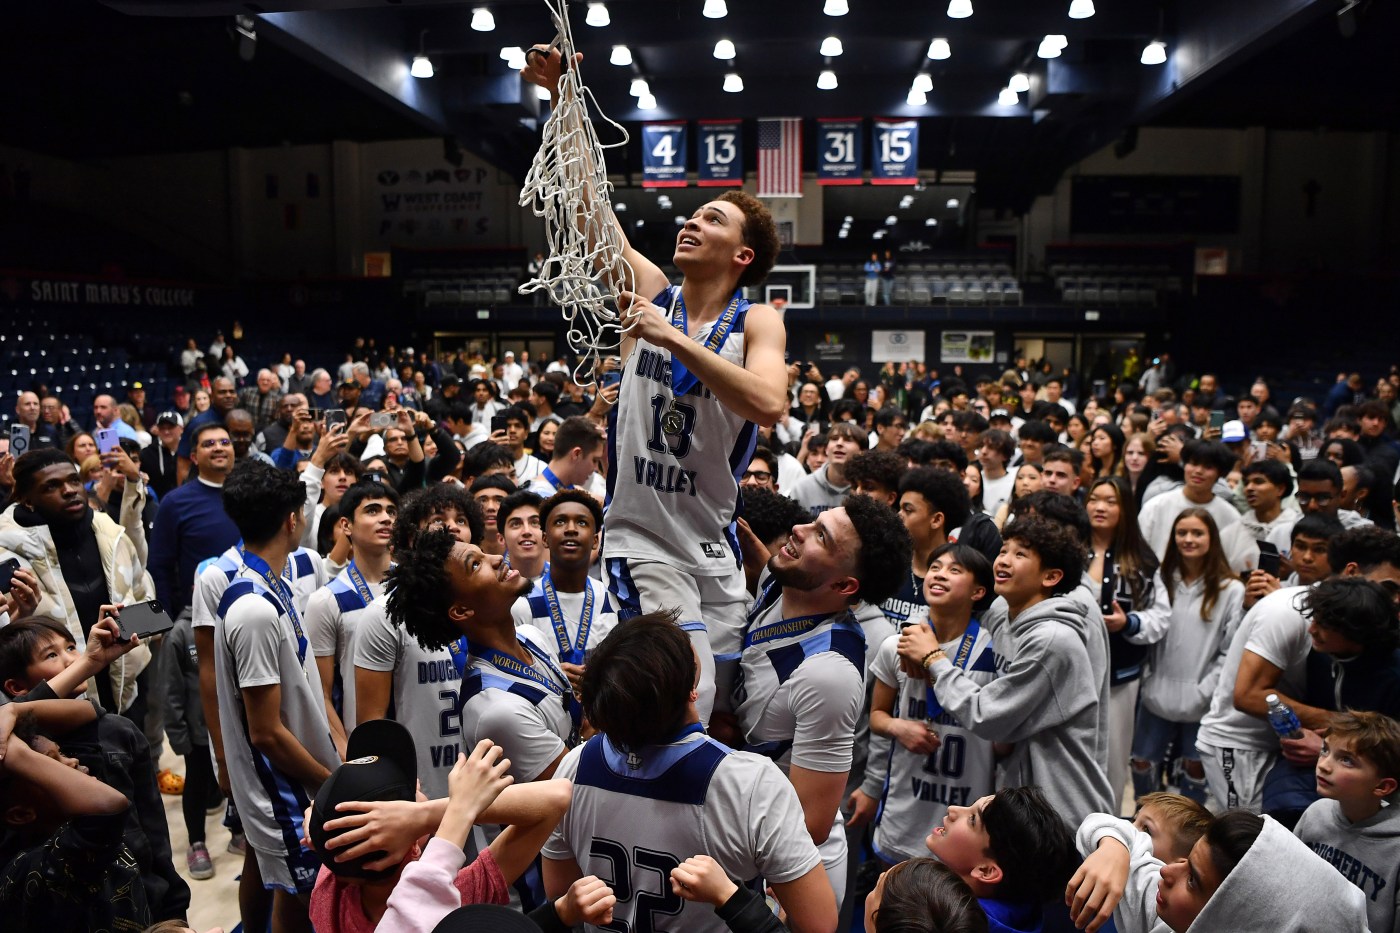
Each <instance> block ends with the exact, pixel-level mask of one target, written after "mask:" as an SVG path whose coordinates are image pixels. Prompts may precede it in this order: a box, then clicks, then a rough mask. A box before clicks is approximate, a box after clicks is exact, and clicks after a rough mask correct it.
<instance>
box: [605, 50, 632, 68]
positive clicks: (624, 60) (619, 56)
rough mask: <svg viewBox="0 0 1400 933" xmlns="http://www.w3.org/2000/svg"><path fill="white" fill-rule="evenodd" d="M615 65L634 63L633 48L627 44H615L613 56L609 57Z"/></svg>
mask: <svg viewBox="0 0 1400 933" xmlns="http://www.w3.org/2000/svg"><path fill="white" fill-rule="evenodd" d="M608 61H609V62H611V63H612V64H614V65H622V66H624V67H625V66H627V65H630V64H632V50H631V49H629V48H628V47H627V46H625V45H615V46H613V48H612V58H609V59H608Z"/></svg>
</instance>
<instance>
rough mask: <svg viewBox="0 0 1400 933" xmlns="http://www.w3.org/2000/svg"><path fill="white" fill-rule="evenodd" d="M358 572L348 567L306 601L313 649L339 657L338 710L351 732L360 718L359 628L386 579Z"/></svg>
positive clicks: (308, 631) (315, 651)
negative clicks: (372, 579)
mask: <svg viewBox="0 0 1400 933" xmlns="http://www.w3.org/2000/svg"><path fill="white" fill-rule="evenodd" d="M351 566H353V563H352V565H351ZM356 576H357V574H352V573H351V571H350V567H346V568H345V569H344V570H342V571H341V572H340V573H339V574H337V575H336V578H335V579H334V580H332V581H331V582H330V583H327V584H326V585H325V586H323V587H321V588H320V589H319V590H317V591H316V592H315V593H313V594H312V595H311V599H310V600H309V601H308V603H307V605H306V631H307V637H308V638H310V639H311V650H312V652H313V653H314V654H315V655H316V657H318V658H326V657H334V658H335V678H336V682H337V684H338V685H339V686H340V692H341V701H340V709H339V710H337V712H339V713H340V719H341V722H343V723H344V724H345V731H346V734H347V735H348V734H349V733H350V732H351V731H353V730H354V728H355V723H356V722H358V721H359V720H357V719H356V718H355V629H356V627H357V626H358V625H359V623H360V620H361V619H362V618H364V616H365V613H367V612H368V611H369V607H370V606H371V605H373V604H374V603H375V602H377V601H378V600H379V599H380V598H381V597H382V596H383V595H384V584H383V583H382V582H380V583H371V582H369V581H368V580H365V579H364V578H363V577H359V579H358V580H357V579H356ZM322 686H323V687H324V686H325V685H324V684H323V685H322Z"/></svg>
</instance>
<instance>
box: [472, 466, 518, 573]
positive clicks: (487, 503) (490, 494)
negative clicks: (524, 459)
mask: <svg viewBox="0 0 1400 933" xmlns="http://www.w3.org/2000/svg"><path fill="white" fill-rule="evenodd" d="M515 491H516V485H515V481H514V480H513V479H511V478H510V477H509V476H501V475H497V474H495V473H486V474H478V475H477V478H476V479H475V480H474V481H473V482H472V485H471V495H472V499H473V500H474V501H475V502H476V504H477V506H478V507H479V508H480V509H481V518H482V521H483V522H484V523H485V526H486V532H485V537H484V538H483V539H482V540H481V541H478V542H474V543H476V544H477V546H478V547H480V548H481V549H482V550H483V551H485V552H486V553H487V554H494V555H496V556H498V557H499V556H502V555H504V554H505V552H506V544H505V541H504V540H502V538H501V532H500V528H499V526H498V525H497V524H496V515H497V513H499V512H500V509H501V503H502V502H505V501H506V496H509V495H511V494H512V493H514V492H515Z"/></svg>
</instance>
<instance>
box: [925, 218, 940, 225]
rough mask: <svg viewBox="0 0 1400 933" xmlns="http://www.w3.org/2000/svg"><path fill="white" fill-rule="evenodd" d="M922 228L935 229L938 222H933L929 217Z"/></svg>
mask: <svg viewBox="0 0 1400 933" xmlns="http://www.w3.org/2000/svg"><path fill="white" fill-rule="evenodd" d="M924 226H925V227H936V226H938V221H937V220H935V219H934V218H932V217H930V218H928V219H927V220H925V221H924Z"/></svg>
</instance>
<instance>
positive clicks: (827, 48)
mask: <svg viewBox="0 0 1400 933" xmlns="http://www.w3.org/2000/svg"><path fill="white" fill-rule="evenodd" d="M843 51H845V50H844V49H842V47H841V40H840V39H838V38H836V37H835V36H827V37H826V38H825V39H823V40H822V47H821V54H823V55H825V56H826V57H827V58H835V57H836V56H837V55H840V54H841V53H842V52H843Z"/></svg>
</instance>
